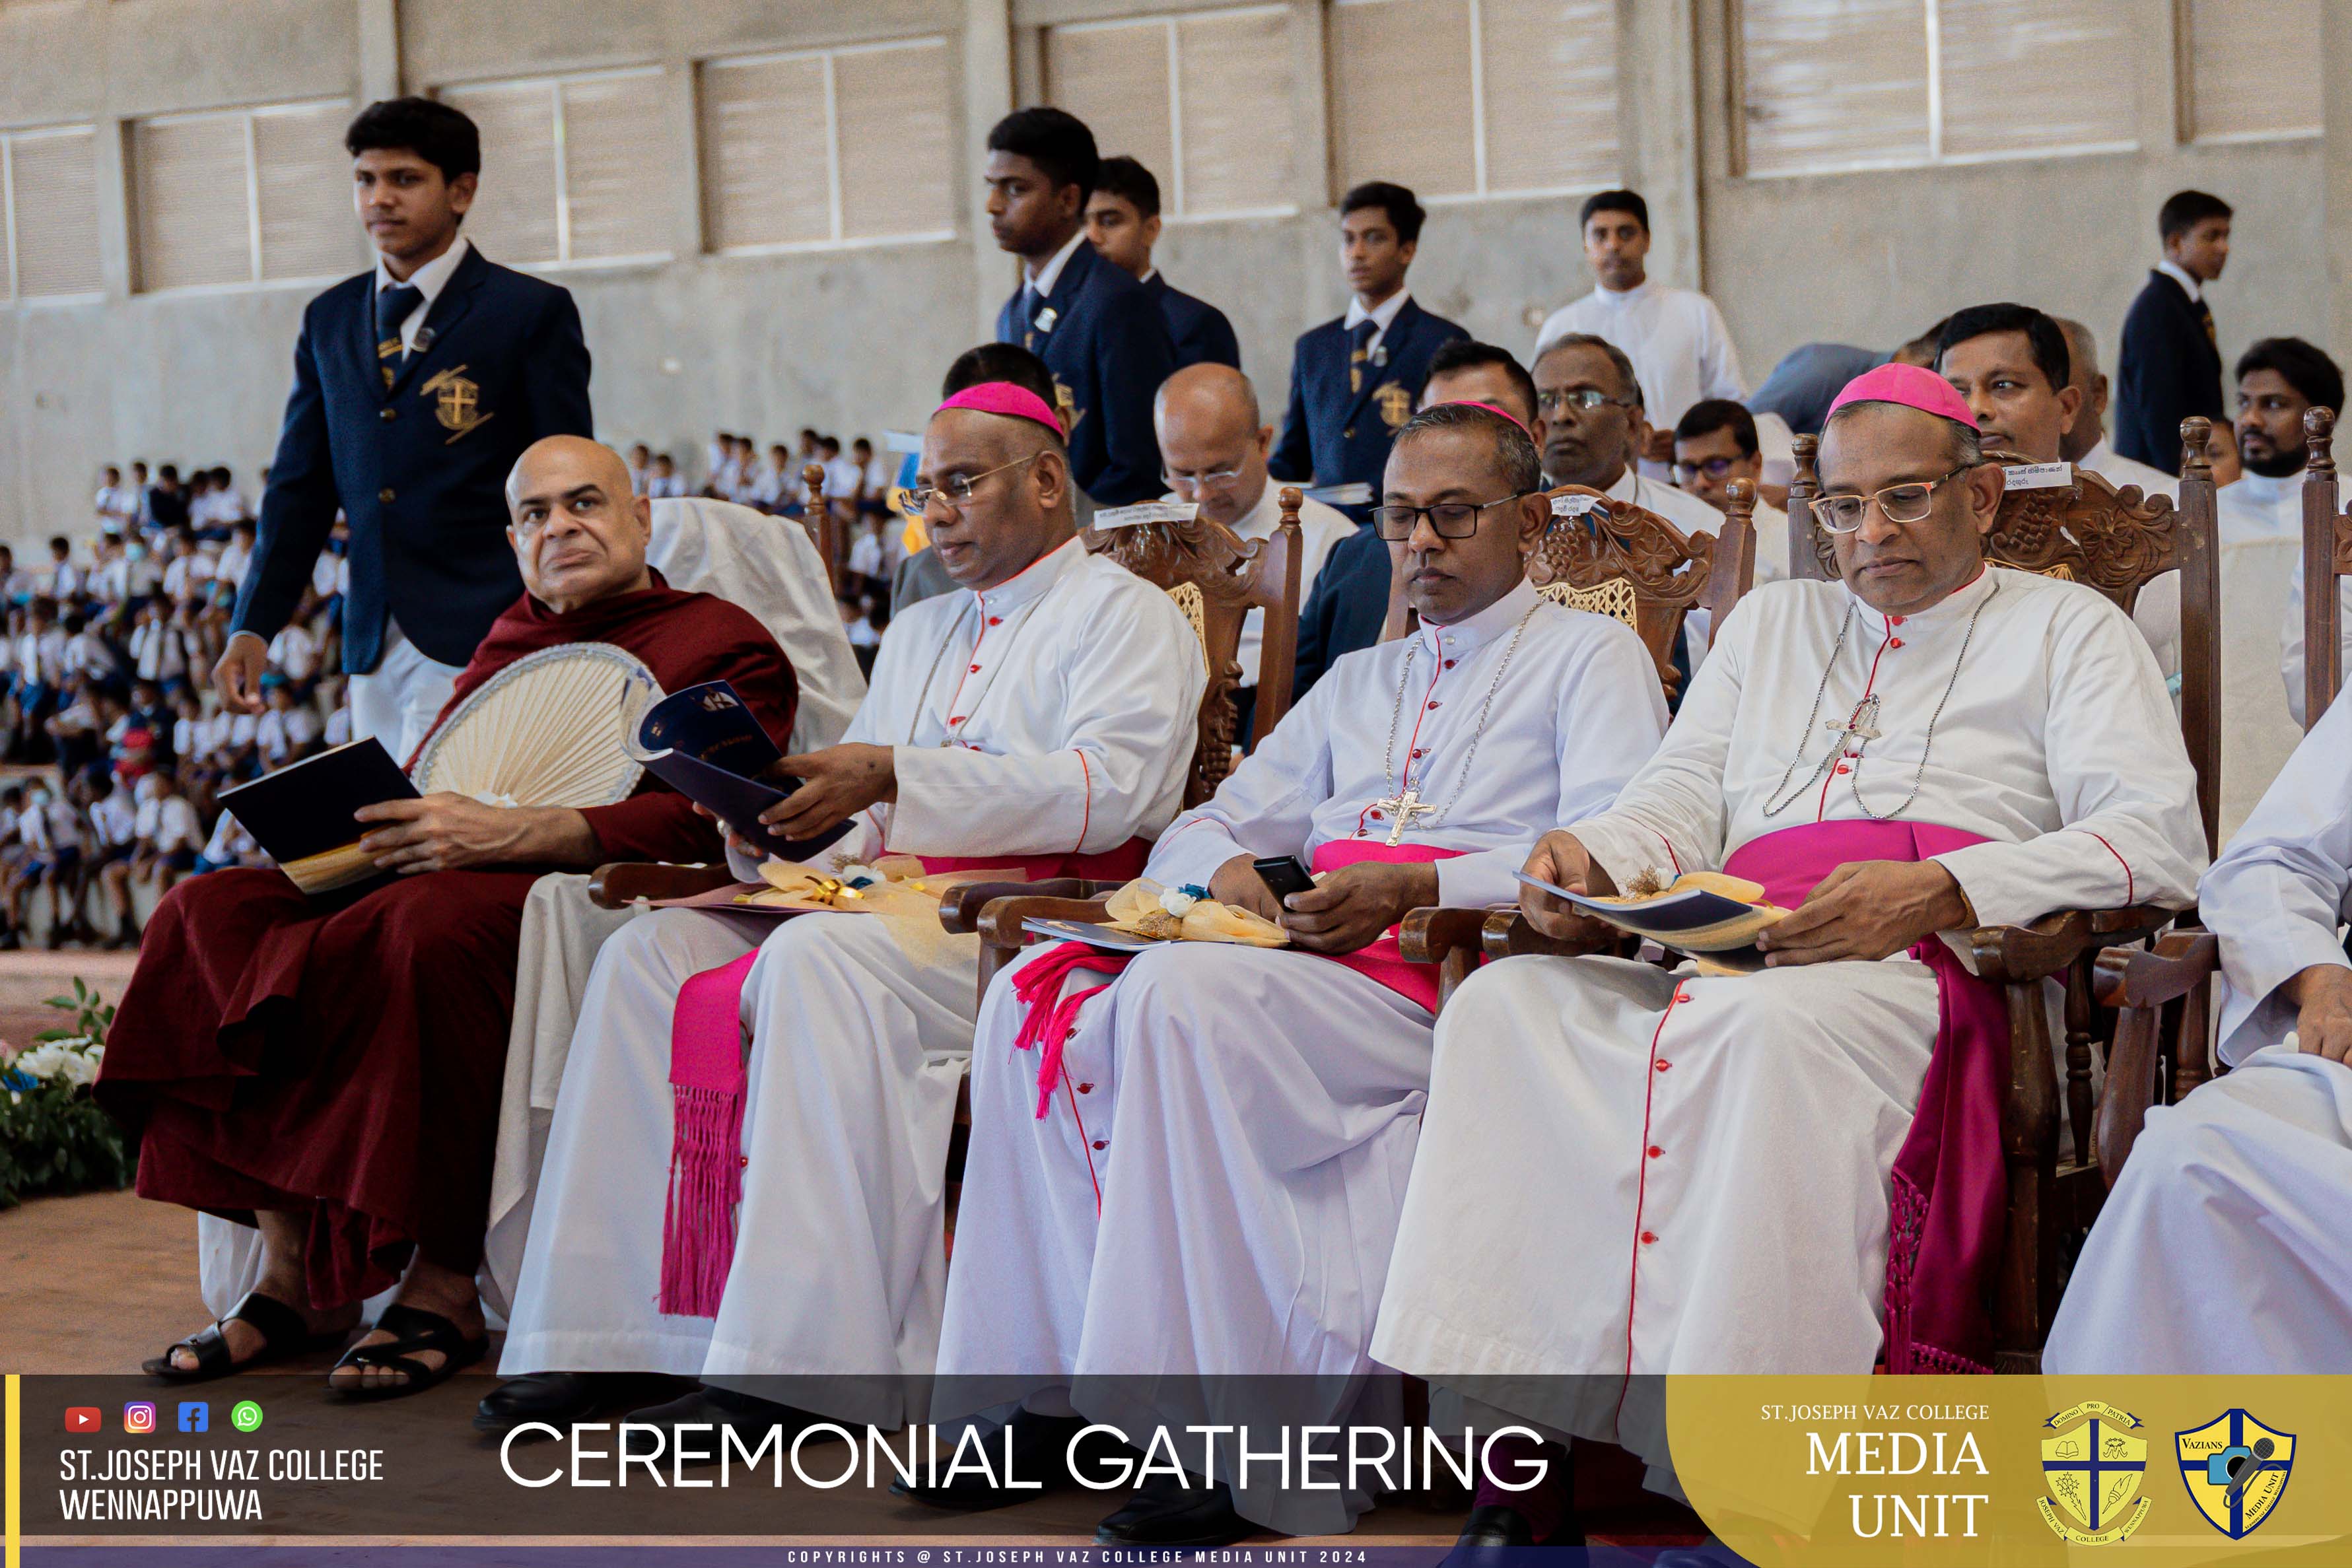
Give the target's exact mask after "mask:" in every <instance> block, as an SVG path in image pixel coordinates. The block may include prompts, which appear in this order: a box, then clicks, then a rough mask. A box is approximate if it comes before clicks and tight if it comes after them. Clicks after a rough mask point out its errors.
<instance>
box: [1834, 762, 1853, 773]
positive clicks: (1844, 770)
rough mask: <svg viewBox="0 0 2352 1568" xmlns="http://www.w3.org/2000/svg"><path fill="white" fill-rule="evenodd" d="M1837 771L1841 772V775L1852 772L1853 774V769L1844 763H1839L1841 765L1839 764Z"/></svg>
mask: <svg viewBox="0 0 2352 1568" xmlns="http://www.w3.org/2000/svg"><path fill="white" fill-rule="evenodd" d="M1837 770H1838V771H1839V772H1841V773H1851V772H1853V769H1852V768H1848V767H1847V766H1846V765H1845V764H1844V763H1843V762H1841V763H1839V764H1838V766H1837Z"/></svg>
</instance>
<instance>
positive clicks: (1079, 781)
mask: <svg viewBox="0 0 2352 1568" xmlns="http://www.w3.org/2000/svg"><path fill="white" fill-rule="evenodd" d="M1205 684H1206V673H1205V669H1204V665H1203V661H1202V656H1201V649H1200V643H1199V641H1198V640H1197V639H1196V638H1195V637H1194V636H1193V634H1192V629H1191V627H1190V626H1188V625H1187V624H1186V623H1185V621H1184V617H1183V615H1182V613H1181V612H1180V611H1179V610H1177V608H1176V607H1175V605H1174V603H1173V602H1172V601H1171V600H1170V599H1169V597H1168V596H1167V595H1166V594H1165V593H1163V592H1161V591H1160V590H1158V589H1157V588H1154V587H1152V586H1151V585H1150V583H1148V582H1145V581H1144V580H1142V579H1140V578H1139V577H1136V576H1134V575H1133V574H1131V573H1129V571H1128V570H1126V569H1125V568H1123V567H1121V566H1119V565H1118V564H1117V563H1116V562H1113V561H1111V560H1109V559H1105V558H1102V557H1097V556H1090V555H1088V554H1087V553H1086V552H1085V551H1084V550H1083V549H1081V548H1080V547H1079V545H1078V544H1077V543H1076V541H1075V540H1073V541H1070V542H1068V543H1066V544H1065V545H1063V546H1062V547H1061V548H1059V549H1055V551H1053V552H1052V553H1050V554H1048V555H1046V556H1045V557H1044V558H1042V559H1039V560H1038V561H1037V562H1036V563H1034V565H1032V566H1031V567H1030V568H1029V569H1028V570H1025V571H1024V572H1023V573H1021V574H1020V575H1019V576H1017V577H1015V578H1013V580H1010V581H1008V582H1005V583H1003V584H1002V585H1000V586H998V587H997V588H995V589H992V590H991V591H989V592H987V593H985V594H975V593H972V592H971V591H962V590H960V591H956V592H954V593H950V594H947V595H943V596H941V597H940V598H937V599H930V600H925V601H923V602H922V603H920V604H919V605H917V606H915V607H914V608H912V609H910V610H908V612H906V613H905V614H903V615H901V616H900V617H898V619H897V620H895V621H894V622H891V626H890V631H889V633H888V635H887V636H886V637H885V638H884V639H883V643H882V650H881V656H880V658H879V659H878V660H877V663H876V665H875V669H874V679H873V686H872V689H871V690H870V691H869V693H868V694H867V696H866V702H865V703H864V705H863V706H860V707H859V709H858V711H857V716H856V720H855V721H854V722H853V723H852V724H851V726H850V728H849V733H848V734H847V735H846V736H845V737H844V739H845V743H848V742H865V743H870V744H874V745H883V746H889V747H893V749H894V751H895V754H896V767H897V773H898V801H897V803H896V805H883V806H877V807H875V808H873V809H872V810H869V811H866V812H864V813H861V815H860V818H859V821H858V825H857V828H856V830H855V831H853V832H852V833H851V834H850V836H849V837H848V838H846V839H845V840H844V841H842V843H841V844H840V845H839V846H837V851H838V852H845V853H847V854H849V855H851V856H854V857H856V858H859V859H866V858H869V857H872V856H874V855H878V854H880V853H882V852H884V849H885V847H886V845H887V849H888V850H890V851H892V852H900V853H919V854H924V855H931V856H972V857H986V858H995V857H1003V858H1004V859H1007V860H1013V859H1019V858H1025V857H1033V856H1034V857H1051V856H1066V855H1069V854H1073V853H1081V852H1082V853H1100V852H1105V851H1109V850H1112V849H1115V848H1117V847H1118V846H1120V845H1122V844H1125V843H1126V842H1128V841H1129V840H1131V839H1134V838H1137V837H1139V836H1149V835H1150V834H1151V833H1153V832H1155V831H1157V830H1158V829H1159V828H1160V826H1161V825H1162V824H1164V823H1165V822H1166V821H1168V819H1169V818H1170V817H1171V816H1172V815H1173V814H1174V812H1175V810H1176V807H1177V805H1178V804H1179V802H1180V801H1181V799H1182V795H1183V787H1184V778H1185V773H1186V770H1187V768H1188V767H1189V764H1190V762H1191V759H1192V750H1193V747H1194V745H1195V741H1196V736H1197V729H1196V722H1197V715H1198V712H1199V708H1200V702H1201V695H1202V688H1203V686H1204V685H1205ZM739 870H748V868H739ZM755 945H756V946H758V947H759V948H760V957H759V960H758V961H757V963H756V964H754V965H753V967H752V968H751V974H750V977H749V979H748V980H747V982H746V984H745V986H744V988H743V998H742V1009H743V1010H742V1019H743V1025H744V1028H745V1030H746V1032H747V1033H748V1034H749V1036H750V1039H751V1049H750V1060H749V1069H748V1070H749V1082H748V1083H747V1084H746V1086H745V1091H744V1102H743V1106H744V1109H743V1134H742V1136H743V1144H742V1150H743V1159H744V1162H745V1164H744V1168H743V1172H742V1176H743V1197H742V1203H741V1207H740V1209H739V1210H738V1216H737V1224H736V1236H737V1240H736V1246H735V1253H734V1262H733V1268H732V1270H731V1271H730V1273H729V1275H728V1277H727V1288H726V1293H725V1299H724V1301H723V1302H722V1304H721V1305H720V1308H719V1313H718V1316H717V1318H716V1320H715V1321H714V1320H712V1319H709V1318H700V1317H688V1316H682V1315H671V1314H665V1313H663V1312H660V1311H658V1310H657V1308H656V1300H657V1298H658V1294H659V1279H660V1272H661V1260H662V1220H663V1211H664V1207H665V1201H666V1195H667V1181H668V1175H667V1173H668V1170H669V1161H670V1150H671V1141H672V1134H673V1126H674V1120H675V1118H674V1115H673V1113H672V1110H671V1095H670V1093H669V1084H668V1077H669V1069H670V1023H671V1013H672V1010H673V1007H674V1004H675V1001H676V998H677V990H678V988H679V987H680V986H681V985H682V984H683V983H684V982H685V981H686V980H687V979H688V977H691V976H693V975H696V974H698V973H700V972H702V971H704V970H708V969H711V968H715V967H719V966H720V965H723V964H726V963H729V962H730V961H732V960H734V959H736V958H739V957H740V956H742V955H743V954H745V953H746V952H749V951H750V950H751V948H752V947H753V946H755ZM923 946H924V948H925V951H923V952H922V953H916V952H914V951H910V950H909V949H908V948H907V947H904V946H901V944H900V942H899V940H898V938H896V937H894V936H892V935H891V933H890V931H889V930H888V929H887V923H886V922H885V921H883V920H882V919H881V918H879V917H877V916H860V915H802V916H798V917H795V918H792V919H787V920H782V921H776V920H767V919H761V918H759V917H755V916H744V915H711V914H706V913H703V912H701V911H696V910H663V911H658V912H656V913H655V914H652V915H646V916H642V917H640V918H638V919H636V920H634V921H632V922H631V923H629V924H628V925H626V926H625V927H623V928H622V930H621V931H619V932H618V933H617V934H615V935H614V936H612V937H611V938H610V939H609V940H607V941H606V942H605V944H604V948H603V950H602V951H601V952H599V953H598V955H597V958H596V965H595V968H594V971H593V974H592V975H591V977H590V979H589V984H588V995H587V998H586V1000H585V1001H584V1003H583V1006H582V1009H581V1016H580V1024H579V1028H578V1029H577V1030H576V1031H575V1032H574V1034H573V1037H572V1053H571V1060H570V1061H569V1063H568V1064H567V1066H566V1069H565V1072H564V1078H563V1086H562V1096H561V1098H559V1099H558V1101H557V1103H556V1108H555V1120H554V1124H553V1126H552V1127H551V1129H550V1132H549V1134H548V1142H547V1155H546V1161H545V1164H544V1166H543V1167H542V1170H541V1180H540V1193H539V1199H538V1205H537V1208H536V1211H535V1212H534V1213H533V1215H532V1217H531V1222H530V1240H529V1242H528V1244H527V1246H526V1248H525V1251H524V1256H523V1264H522V1274H521V1281H520V1287H519V1289H518V1291H517V1300H516V1303H515V1307H516V1310H515V1312H514V1314H513V1316H512V1318H511V1320H510V1325H509V1331H508V1335H507V1343H506V1354H505V1356H504V1359H503V1360H502V1362H501V1363H500V1365H501V1369H502V1371H503V1372H504V1373H505V1374H506V1375H510V1376H511V1375H520V1374H523V1373H530V1372H547V1371H580V1372H596V1371H629V1370H642V1371H651V1372H666V1373H672V1374H677V1375H686V1376H695V1377H700V1378H702V1379H703V1380H704V1381H706V1382H710V1383H715V1384H719V1385H726V1384H728V1383H729V1382H730V1379H742V1378H751V1377H759V1376H762V1375H838V1376H839V1377H840V1379H841V1382H840V1384H839V1385H838V1386H837V1390H836V1391H835V1394H827V1395H812V1396H808V1397H806V1398H803V1396H799V1395H795V1396H794V1402H795V1403H803V1404H808V1405H810V1406H812V1407H813V1408H817V1409H818V1410H819V1413H821V1414H824V1415H828V1416H835V1417H837V1418H839V1419H843V1420H849V1421H872V1422H877V1423H879V1424H882V1425H885V1426H889V1425H894V1424H896V1423H897V1422H898V1420H900V1419H903V1418H905V1417H907V1416H908V1415H909V1414H910V1412H908V1410H907V1408H906V1407H905V1402H904V1401H903V1400H902V1399H901V1397H900V1395H899V1392H898V1388H897V1386H896V1385H894V1384H892V1383H890V1382H888V1381H887V1378H886V1377H885V1376H882V1375H909V1376H922V1375H928V1374H929V1372H930V1370H931V1364H932V1359H933V1354H934V1351H935V1348H936V1346H937V1343H938V1337H939V1321H940V1301H941V1296H942V1291H943V1288H944V1282H945V1278H944V1277H945V1274H946V1256H945V1251H944V1247H943V1236H942V1229H941V1227H942V1222H943V1218H944V1199H945V1188H946V1182H947V1171H946V1162H947V1153H948V1141H949V1134H950V1130H951V1124H952V1122H953V1118H954V1113H955V1099H956V1088H957V1084H958V1082H959V1081H960V1080H961V1077H962V1075H963V1070H964V1062H965V1059H966V1057H967V1056H968V1054H969V1052H970V1050H971V1023H972V1019H973V1016H974V1013H975V1011H976V1001H977V995H976V993H977V990H978V984H979V981H978V962H979V945H978V941H977V939H976V938H973V937H961V938H953V939H950V938H948V937H946V936H944V935H941V936H939V937H938V938H937V939H936V940H935V941H934V942H929V943H926V944H924V945H923ZM836 1395H837V1396H836Z"/></svg>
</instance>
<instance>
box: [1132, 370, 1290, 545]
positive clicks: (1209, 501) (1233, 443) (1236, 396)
mask: <svg viewBox="0 0 2352 1568" xmlns="http://www.w3.org/2000/svg"><path fill="white" fill-rule="evenodd" d="M1261 417H1262V416H1261V414H1260V413H1259V410H1258V403H1257V389H1256V388H1255V387H1253V386H1251V385H1250V380H1249V378H1248V377H1247V376H1245V375H1244V374H1242V373H1241V371H1237V370H1235V369H1234V368H1233V367H1232V366H1231V365H1218V364H1198V365H1187V366H1185V367H1184V368H1183V369H1182V370H1181V371H1177V372H1176V373H1175V374H1174V375H1172V376H1170V377H1169V378H1168V379H1167V380H1166V381H1164V382H1160V393H1159V395H1158V396H1157V397H1155V398H1154V399H1153V400H1152V403H1151V428H1152V430H1153V432H1154V433H1155V434H1157V435H1158V436H1159V438H1160V468H1161V469H1162V471H1164V472H1165V473H1166V475H1167V476H1168V480H1169V486H1170V488H1171V490H1172V491H1173V492H1174V493H1175V495H1176V497H1177V498H1178V499H1179V500H1184V501H1198V502H1199V503H1200V505H1201V515H1202V517H1206V518H1208V519H1209V520H1210V521H1211V522H1214V523H1219V524H1222V525H1223V526H1224V527H1226V528H1232V527H1233V526H1234V524H1236V523H1237V522H1239V521H1240V520H1241V519H1242V518H1244V517H1247V516H1249V514H1250V512H1251V511H1252V510H1253V509H1255V507H1256V506H1257V504H1258V498H1259V497H1261V496H1263V495H1264V494H1265V458H1266V454H1267V453H1268V452H1269V451H1271V450H1272V449H1273V445H1274V427H1273V426H1272V425H1270V424H1261V423H1258V421H1259V419H1260V418H1261Z"/></svg>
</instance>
